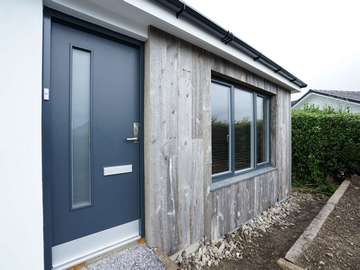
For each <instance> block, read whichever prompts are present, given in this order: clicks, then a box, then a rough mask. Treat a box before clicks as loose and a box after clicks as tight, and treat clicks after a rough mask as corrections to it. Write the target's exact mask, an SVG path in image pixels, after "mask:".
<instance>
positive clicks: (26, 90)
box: [0, 0, 43, 270]
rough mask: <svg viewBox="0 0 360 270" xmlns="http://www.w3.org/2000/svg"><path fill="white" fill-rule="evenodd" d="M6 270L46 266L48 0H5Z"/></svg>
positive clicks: (0, 99)
mask: <svg viewBox="0 0 360 270" xmlns="http://www.w3.org/2000/svg"><path fill="white" fill-rule="evenodd" d="M0 33H1V41H0V123H1V124H0V183H1V187H0V254H1V255H0V269H34V270H35V269H36V270H39V269H40V270H41V269H43V214H42V213H43V212H42V178H41V177H42V174H41V73H42V72H41V68H42V1H41V0H16V1H14V0H2V1H1V3H0Z"/></svg>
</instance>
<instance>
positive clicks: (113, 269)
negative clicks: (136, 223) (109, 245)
mask: <svg viewBox="0 0 360 270" xmlns="http://www.w3.org/2000/svg"><path fill="white" fill-rule="evenodd" d="M130 269H131V270H165V267H164V265H163V264H162V263H161V262H160V260H159V258H158V256H157V255H156V254H155V253H154V251H153V250H152V249H150V248H148V247H146V246H136V247H133V248H130V249H127V250H124V251H118V252H113V253H112V254H110V255H108V256H106V257H103V258H101V259H99V260H97V261H95V262H93V263H90V264H89V265H87V266H85V267H84V268H83V270H130Z"/></svg>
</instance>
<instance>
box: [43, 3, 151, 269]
mask: <svg viewBox="0 0 360 270" xmlns="http://www.w3.org/2000/svg"><path fill="white" fill-rule="evenodd" d="M52 21H59V22H60V23H62V24H67V25H70V26H71V27H76V28H79V29H81V30H82V31H86V32H90V33H93V34H96V35H99V36H103V37H106V38H112V39H114V40H115V41H117V42H121V43H126V44H127V45H130V46H133V47H137V48H138V49H139V52H140V53H139V63H140V65H139V68H140V71H139V72H140V76H139V77H140V81H139V86H140V108H139V109H140V124H141V126H142V127H144V97H143V95H144V42H141V41H138V40H136V39H133V38H130V37H127V36H124V35H122V34H119V33H116V32H114V31H111V30H109V29H106V28H103V27H101V26H98V25H94V24H92V23H89V22H85V21H82V20H79V19H77V18H74V17H71V16H68V15H66V14H63V13H61V12H58V11H55V10H52V9H49V8H44V17H43V77H42V80H43V83H42V89H41V92H42V91H43V88H49V89H50V101H44V100H43V93H42V94H41V99H42V146H43V147H42V171H43V211H44V217H43V219H44V269H46V270H51V269H52V251H51V248H52V242H53V238H52V233H53V228H52V200H51V179H50V178H49V177H48V175H49V167H50V166H48V164H47V158H46V153H47V147H48V145H49V142H48V141H47V140H48V138H49V136H48V135H47V130H46V128H44V123H45V122H46V121H48V116H49V105H50V104H51V87H50V84H51V78H50V74H51V73H50V71H51V70H50V68H51V66H50V64H51V24H52ZM143 134H144V131H143V128H142V129H141V133H140V136H142V139H141V140H140V150H139V151H140V171H139V178H140V207H141V209H140V215H141V224H140V233H141V235H142V236H143V237H144V236H145V209H144V205H145V203H144V142H143Z"/></svg>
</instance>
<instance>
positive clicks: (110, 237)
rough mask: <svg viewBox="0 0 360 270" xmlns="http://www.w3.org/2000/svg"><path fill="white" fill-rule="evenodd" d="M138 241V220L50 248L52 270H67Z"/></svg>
mask: <svg viewBox="0 0 360 270" xmlns="http://www.w3.org/2000/svg"><path fill="white" fill-rule="evenodd" d="M138 239H140V220H134V221H131V222H128V223H125V224H122V225H119V226H116V227H113V228H110V229H107V230H104V231H101V232H97V233H94V234H90V235H87V236H84V237H81V238H79V239H75V240H72V241H70V242H67V243H63V244H60V245H57V246H54V247H52V265H53V269H54V270H63V269H68V268H70V267H72V266H74V265H77V264H79V263H82V262H85V261H87V260H90V259H92V258H94V257H97V256H99V255H102V254H104V253H106V252H109V251H111V250H113V249H116V248H119V247H121V246H124V245H127V244H129V243H131V242H134V241H136V240H138Z"/></svg>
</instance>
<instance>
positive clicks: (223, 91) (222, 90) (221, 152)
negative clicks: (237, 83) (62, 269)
mask: <svg viewBox="0 0 360 270" xmlns="http://www.w3.org/2000/svg"><path fill="white" fill-rule="evenodd" d="M229 99H230V88H229V87H226V86H223V85H220V84H216V83H213V84H212V89H211V106H212V107H211V110H212V116H211V141H212V173H213V174H217V173H221V172H226V171H229V169H230V164H229V153H230V151H229V134H230V130H229V123H230V115H229V112H230V108H229Z"/></svg>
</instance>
